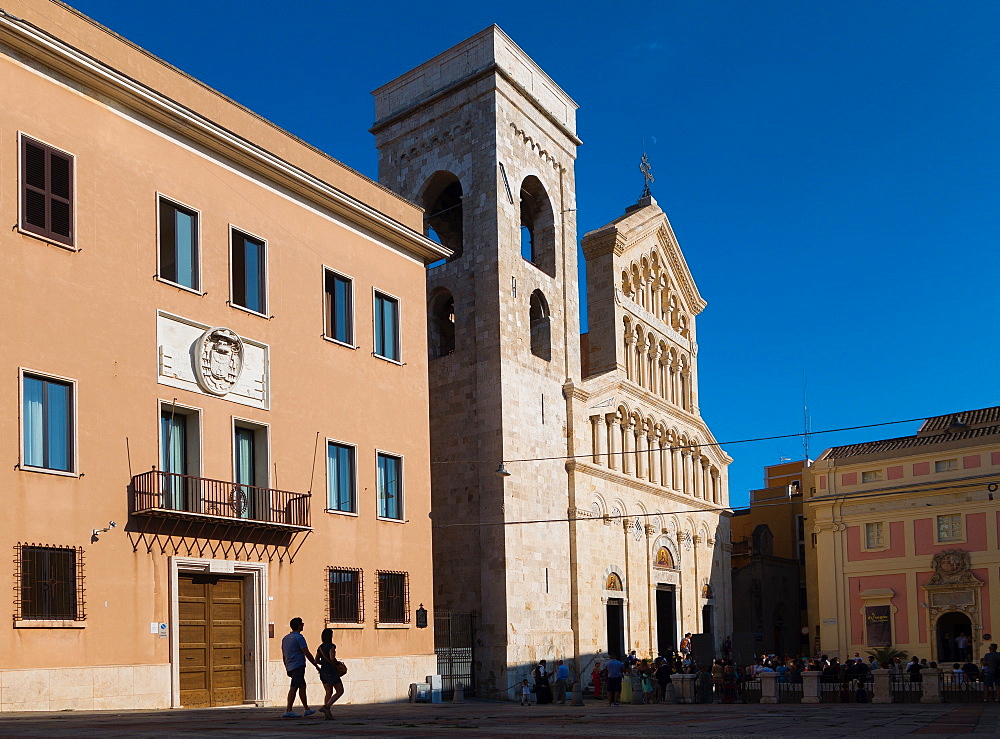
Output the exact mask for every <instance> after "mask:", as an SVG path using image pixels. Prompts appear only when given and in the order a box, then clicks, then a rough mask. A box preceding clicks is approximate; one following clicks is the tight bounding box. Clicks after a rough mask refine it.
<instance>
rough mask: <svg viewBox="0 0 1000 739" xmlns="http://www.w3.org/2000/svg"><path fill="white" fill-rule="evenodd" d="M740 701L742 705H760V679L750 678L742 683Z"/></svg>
mask: <svg viewBox="0 0 1000 739" xmlns="http://www.w3.org/2000/svg"><path fill="white" fill-rule="evenodd" d="M739 691H740V701H741V702H742V703H760V696H761V691H760V678H759V677H748V678H746V679H744V680H742V681H741V682H740V687H739Z"/></svg>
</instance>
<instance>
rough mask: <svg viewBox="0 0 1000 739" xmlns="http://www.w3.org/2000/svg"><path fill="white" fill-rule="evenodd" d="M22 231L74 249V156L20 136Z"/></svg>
mask: <svg viewBox="0 0 1000 739" xmlns="http://www.w3.org/2000/svg"><path fill="white" fill-rule="evenodd" d="M21 228H22V229H23V230H24V231H27V232H28V233H33V234H37V235H38V236H42V237H44V238H47V239H52V240H53V241H58V242H59V243H60V244H66V245H67V246H73V236H74V234H73V157H72V156H71V155H69V154H66V153H65V152H61V151H58V150H57V149H53V148H52V147H51V146H46V145H45V144H43V143H41V142H40V141H35V140H34V139H31V138H28V137H27V136H22V137H21Z"/></svg>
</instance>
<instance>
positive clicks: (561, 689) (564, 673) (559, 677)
mask: <svg viewBox="0 0 1000 739" xmlns="http://www.w3.org/2000/svg"><path fill="white" fill-rule="evenodd" d="M567 682H569V668H568V667H567V666H566V665H564V664H563V661H562V660H559V661H558V662H556V700H557V701H559V702H560V703H561V704H563V705H566V683H567Z"/></svg>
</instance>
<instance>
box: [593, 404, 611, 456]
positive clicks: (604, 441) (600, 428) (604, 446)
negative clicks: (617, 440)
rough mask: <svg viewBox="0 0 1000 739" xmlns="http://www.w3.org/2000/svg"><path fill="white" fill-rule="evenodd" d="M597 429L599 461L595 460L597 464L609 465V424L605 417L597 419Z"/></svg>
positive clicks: (595, 431)
mask: <svg viewBox="0 0 1000 739" xmlns="http://www.w3.org/2000/svg"><path fill="white" fill-rule="evenodd" d="M596 421H597V424H596V426H597V427H596V429H595V430H594V433H596V434H597V459H596V460H594V461H595V462H597V464H604V465H606V464H607V463H608V422H607V421H606V420H605V418H604V416H597V417H596Z"/></svg>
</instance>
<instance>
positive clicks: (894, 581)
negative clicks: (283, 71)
mask: <svg viewBox="0 0 1000 739" xmlns="http://www.w3.org/2000/svg"><path fill="white" fill-rule="evenodd" d="M998 483H1000V407H992V408H983V409H979V410H972V411H964V412H961V413H951V414H948V415H944V416H937V417H934V418H929V419H928V420H927V421H925V422H924V424H923V426H922V427H921V428H920V430H919V431H918V432H917V433H916V434H915V435H913V436H904V437H899V438H895V439H884V440H881V441H871V442H865V443H862V444H851V445H848V446H841V447H833V448H832V449H827V450H826V451H825V452H823V454H821V455H820V457H819V459H817V460H816V463H815V465H814V466H813V467H812V482H811V484H810V493H811V497H810V499H809V501H808V513H807V517H808V522H807V524H808V528H807V530H808V531H809V532H810V534H811V542H812V546H811V547H807V556H808V558H809V566H808V567H807V571H808V573H809V579H810V583H809V584H810V587H809V623H810V628H811V629H814V631H813V634H814V635H815V636H816V637H817V640H816V644H817V645H818V647H819V649H820V650H821V651H822V652H824V653H826V654H829V655H831V656H833V655H838V656H840V657H845V656H851V657H853V656H854V654H855V653H856V652H859V653H862V654H863V653H864V652H865V651H866V650H867V649H872V648H875V647H879V646H893V647H896V648H898V649H904V650H906V651H907V652H909V654H910V655H916V656H919V657H922V658H923V657H926V658H927V659H933V660H938V661H941V662H954V661H957V660H959V658H961V657H966V656H969V655H970V654H971V655H973V656H975V657H976V658H977V659H978V657H980V656H981V652H982V651H984V649H985V647H984V645H983V640H984V635H986V634H990V633H991V632H992V631H993V630H994V629H995V628H996V624H994V623H993V621H992V619H994V618H995V617H996V616H995V615H994V614H995V612H996V611H997V608H998V604H997V602H996V599H997V593H998V592H1000V550H998V546H997V541H998V529H1000V511H998V507H997V503H998V501H1000V492H998Z"/></svg>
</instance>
